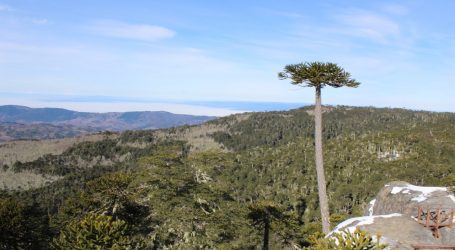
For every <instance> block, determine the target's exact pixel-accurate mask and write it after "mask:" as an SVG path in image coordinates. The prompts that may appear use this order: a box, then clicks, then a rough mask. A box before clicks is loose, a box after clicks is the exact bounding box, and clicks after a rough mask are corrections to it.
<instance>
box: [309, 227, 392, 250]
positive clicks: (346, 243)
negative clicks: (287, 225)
mask: <svg viewBox="0 0 455 250" xmlns="http://www.w3.org/2000/svg"><path fill="white" fill-rule="evenodd" d="M380 239H381V236H380V235H376V237H375V238H373V237H372V236H371V234H370V233H368V232H366V231H362V230H360V229H358V228H357V229H356V230H355V231H354V232H353V233H350V232H349V231H347V230H344V231H342V232H339V233H334V234H333V235H332V236H331V237H328V238H322V237H319V238H316V237H313V238H312V240H311V241H312V242H313V245H312V246H310V247H308V248H306V249H307V250H329V249H334V250H381V249H385V248H387V245H386V244H380Z"/></svg>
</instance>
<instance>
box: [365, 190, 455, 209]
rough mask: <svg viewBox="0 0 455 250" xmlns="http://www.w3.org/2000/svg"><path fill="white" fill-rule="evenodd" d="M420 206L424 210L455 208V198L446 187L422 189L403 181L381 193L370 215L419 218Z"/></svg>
mask: <svg viewBox="0 0 455 250" xmlns="http://www.w3.org/2000/svg"><path fill="white" fill-rule="evenodd" d="M370 205H371V203H370ZM419 206H420V207H422V208H423V209H426V208H438V207H441V208H455V196H454V195H453V193H452V192H450V191H449V190H448V189H447V188H445V187H421V186H414V185H411V184H409V183H407V182H403V181H396V182H391V183H389V184H386V185H385V186H384V187H383V188H382V189H381V190H380V191H379V193H378V195H377V196H376V199H375V201H374V203H373V206H372V208H371V209H370V210H369V212H368V213H369V214H368V215H370V213H371V215H382V214H392V213H401V214H406V215H409V216H417V210H418V207H419Z"/></svg>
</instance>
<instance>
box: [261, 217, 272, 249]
mask: <svg viewBox="0 0 455 250" xmlns="http://www.w3.org/2000/svg"><path fill="white" fill-rule="evenodd" d="M269 234H270V221H269V218H267V219H266V220H265V223H264V240H263V243H262V250H269Z"/></svg>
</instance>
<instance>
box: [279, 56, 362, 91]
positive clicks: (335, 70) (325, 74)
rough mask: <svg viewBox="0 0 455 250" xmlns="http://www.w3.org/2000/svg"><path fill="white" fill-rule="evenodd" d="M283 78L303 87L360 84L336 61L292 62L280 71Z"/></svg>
mask: <svg viewBox="0 0 455 250" xmlns="http://www.w3.org/2000/svg"><path fill="white" fill-rule="evenodd" d="M278 78H279V79H281V80H284V79H290V80H291V83H292V84H295V85H301V86H302V87H320V88H323V87H325V86H326V85H329V86H331V87H334V88H339V87H343V86H346V87H354V88H355V87H357V86H359V85H360V83H359V82H357V81H356V80H355V79H352V78H351V74H350V73H349V72H346V71H345V70H344V69H343V68H341V67H339V66H338V65H337V64H335V63H324V62H305V63H298V64H290V65H286V66H285V67H284V70H283V72H280V73H278Z"/></svg>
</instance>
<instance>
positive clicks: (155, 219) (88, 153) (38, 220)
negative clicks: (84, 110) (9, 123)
mask: <svg viewBox="0 0 455 250" xmlns="http://www.w3.org/2000/svg"><path fill="white" fill-rule="evenodd" d="M323 116H324V157H325V158H324V160H325V167H326V174H327V180H328V195H329V202H330V210H331V214H332V216H331V221H332V225H334V224H335V223H336V222H338V221H341V220H343V219H345V218H347V217H350V216H354V215H359V214H360V213H361V212H362V211H363V209H365V207H366V205H367V203H368V202H369V201H370V199H371V198H372V197H373V196H374V195H375V194H376V193H377V192H378V190H379V189H380V187H381V186H382V185H384V183H387V182H390V181H393V180H403V181H407V182H410V183H413V184H418V185H443V186H444V185H446V186H447V185H455V174H454V172H455V114H453V113H433V112H423V111H409V110H403V109H378V108H356V107H324V114H323ZM313 124H314V122H313V116H312V109H311V107H307V108H303V109H297V110H291V111H288V112H267V113H246V114H240V115H233V116H228V117H224V118H220V119H217V120H213V121H209V122H207V123H205V124H202V125H198V126H183V127H178V128H171V129H164V130H144V131H129V132H123V133H119V134H112V133H105V134H101V135H99V136H100V138H98V139H97V140H89V141H83V142H80V143H76V144H74V145H73V146H70V147H68V148H66V149H65V150H64V151H63V152H61V153H58V154H43V155H41V156H38V158H36V157H35V158H34V159H33V160H31V161H22V162H19V161H18V162H15V163H12V162H5V165H4V166H3V168H2V170H1V171H3V172H4V173H7V172H8V173H15V174H21V173H22V174H23V173H29V174H33V175H30V176H35V177H36V178H44V179H46V182H43V185H41V186H39V187H34V188H30V187H12V186H7V185H5V186H4V187H3V191H2V193H1V199H0V249H11V248H22V249H48V248H53V249H71V248H76V247H82V248H83V247H84V246H85V247H86V246H94V245H100V244H102V245H103V246H105V248H107V249H127V248H128V247H129V248H131V249H166V248H178V249H256V248H258V247H259V246H261V244H262V240H263V236H264V235H263V234H264V232H265V231H267V230H264V229H265V228H264V227H268V229H270V245H271V249H299V248H301V247H304V246H308V245H310V244H311V240H310V237H309V236H310V235H317V234H318V233H319V232H320V230H321V229H320V218H319V209H318V199H317V185H316V176H315V167H314V146H313V144H314V139H313V131H314V128H313V126H314V125H313ZM1 150H2V148H0V153H1ZM1 176H2V175H0V177H1ZM0 188H1V187H0ZM271 211H272V212H273V213H272V212H271ZM265 222H267V223H265Z"/></svg>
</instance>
